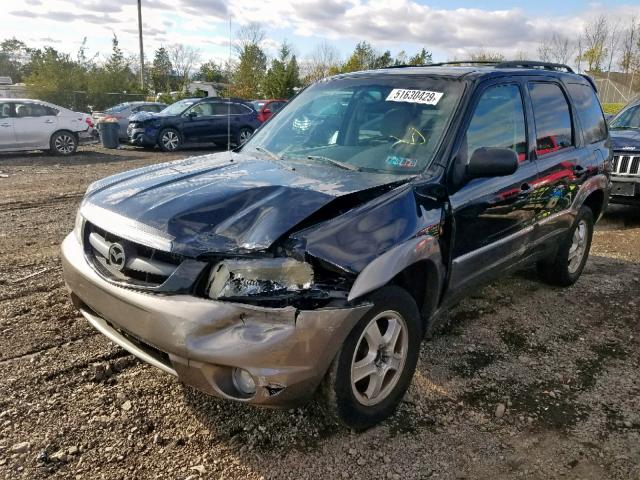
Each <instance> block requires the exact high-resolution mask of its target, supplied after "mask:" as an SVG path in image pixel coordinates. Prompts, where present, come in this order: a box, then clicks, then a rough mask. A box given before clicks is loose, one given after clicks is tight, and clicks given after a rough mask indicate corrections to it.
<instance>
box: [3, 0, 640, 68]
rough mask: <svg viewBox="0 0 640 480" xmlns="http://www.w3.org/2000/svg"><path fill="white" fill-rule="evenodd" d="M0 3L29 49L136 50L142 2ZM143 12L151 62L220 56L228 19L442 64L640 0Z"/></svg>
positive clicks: (148, 2)
mask: <svg viewBox="0 0 640 480" xmlns="http://www.w3.org/2000/svg"><path fill="white" fill-rule="evenodd" d="M0 6H1V10H0V26H1V27H0V40H2V39H4V38H10V37H13V36H15V37H17V38H18V39H20V40H23V41H24V42H26V43H27V44H28V45H29V46H32V47H42V46H45V45H50V46H53V47H55V48H57V49H59V50H62V51H64V52H68V53H75V52H77V50H78V47H79V46H80V44H81V42H82V40H83V38H84V37H86V38H87V47H88V51H89V54H92V55H93V54H99V55H100V56H102V57H104V56H106V55H108V53H109V51H110V48H111V39H112V37H113V34H114V33H115V34H116V35H117V36H118V39H119V40H120V46H121V47H122V48H123V49H124V50H125V51H127V52H130V53H132V54H134V53H136V52H137V49H138V43H137V42H138V38H137V28H138V25H137V9H136V0H0ZM142 10H143V25H144V42H145V52H146V56H147V57H148V59H150V58H152V54H153V51H154V50H155V49H156V48H158V47H160V46H161V45H165V46H166V45H170V44H175V43H183V44H188V45H191V46H193V47H196V48H198V49H199V50H200V52H201V59H202V61H206V60H209V59H213V60H216V61H222V60H223V59H226V58H227V57H228V55H229V31H230V25H229V23H230V21H231V32H232V35H233V32H235V31H237V29H238V28H240V27H241V26H242V25H246V24H247V23H250V22H259V23H260V24H261V25H262V26H263V27H264V29H265V31H266V33H267V37H266V39H265V40H264V43H263V47H264V48H265V50H266V51H267V54H268V55H270V56H273V55H275V53H276V49H277V46H278V45H279V44H280V43H281V42H282V41H283V40H286V41H288V42H289V43H290V44H291V45H293V47H294V51H295V53H296V54H297V55H298V57H300V58H302V59H303V58H304V57H305V56H306V55H308V54H310V52H312V51H313V49H314V48H315V47H316V46H317V45H318V44H319V43H320V42H322V41H327V42H329V43H331V44H333V45H334V46H335V47H336V48H337V49H338V51H339V52H340V54H341V55H342V56H343V57H346V56H347V55H348V54H349V53H350V52H351V51H352V50H353V47H354V46H355V44H356V43H357V42H358V41H361V40H366V41H368V42H370V43H372V44H373V45H374V47H376V48H377V49H379V50H381V51H384V50H390V51H391V53H392V54H396V53H397V52H399V51H400V50H405V51H406V52H407V53H408V54H412V53H415V52H417V51H419V50H420V49H421V48H422V47H423V46H424V47H426V48H427V50H430V51H431V52H433V58H434V61H446V60H449V59H453V58H454V57H455V58H465V56H468V55H469V54H470V53H473V52H477V51H481V50H484V51H487V52H494V51H499V52H501V53H503V54H504V55H505V56H506V57H507V58H508V57H510V56H512V57H513V56H515V55H517V54H519V53H520V52H526V53H530V54H534V53H535V51H536V47H537V44H538V43H539V42H540V40H541V39H543V38H547V37H549V36H551V35H552V34H553V33H561V34H563V35H565V36H568V37H570V38H577V37H578V36H579V35H580V32H581V31H582V28H583V26H584V23H585V22H587V21H589V20H590V19H592V18H594V17H595V16H597V15H599V14H603V13H604V14H608V15H610V16H611V17H612V18H615V19H619V21H620V25H625V24H626V23H627V22H628V21H629V19H630V18H631V17H632V16H634V15H636V16H637V17H638V18H639V19H640V0H635V1H633V0H626V1H618V0H607V2H606V3H605V2H603V3H599V2H585V1H579V0H536V1H528V2H520V3H516V2H503V1H497V0H489V1H455V0H433V1H430V0H278V1H271V0H238V1H228V0H142Z"/></svg>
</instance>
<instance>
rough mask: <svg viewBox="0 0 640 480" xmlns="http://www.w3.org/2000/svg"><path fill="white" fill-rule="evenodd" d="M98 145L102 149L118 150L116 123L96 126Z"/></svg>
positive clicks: (118, 129)
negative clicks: (100, 144)
mask: <svg viewBox="0 0 640 480" xmlns="http://www.w3.org/2000/svg"><path fill="white" fill-rule="evenodd" d="M98 132H99V133H100V143H102V146H103V147H104V148H118V145H119V144H120V142H119V134H120V125H119V124H118V122H100V123H99V124H98Z"/></svg>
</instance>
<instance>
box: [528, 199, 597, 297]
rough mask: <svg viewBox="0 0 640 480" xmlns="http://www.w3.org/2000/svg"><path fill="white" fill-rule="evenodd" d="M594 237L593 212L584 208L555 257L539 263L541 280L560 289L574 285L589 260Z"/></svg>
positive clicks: (579, 212) (581, 209)
mask: <svg viewBox="0 0 640 480" xmlns="http://www.w3.org/2000/svg"><path fill="white" fill-rule="evenodd" d="M592 237H593V212H592V211H591V209H590V208H589V207H585V206H583V207H581V208H580V210H579V211H578V215H577V216H576V219H575V221H574V223H573V226H572V227H571V229H570V230H569V232H568V234H567V236H566V238H565V239H564V241H563V242H562V244H561V245H560V247H559V248H558V252H557V254H556V255H555V257H552V258H549V259H546V260H542V261H540V262H538V265H537V267H538V274H539V276H540V278H541V279H542V280H543V281H544V282H545V283H548V284H550V285H557V286H559V287H568V286H570V285H573V284H574V283H575V282H576V281H577V280H578V278H580V275H581V274H582V270H583V269H584V266H585V264H586V263H587V259H588V258H589V249H590V248H591V239H592Z"/></svg>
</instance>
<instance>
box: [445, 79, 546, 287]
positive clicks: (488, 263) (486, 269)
mask: <svg viewBox="0 0 640 480" xmlns="http://www.w3.org/2000/svg"><path fill="white" fill-rule="evenodd" d="M522 88H523V87H522V85H520V84H519V83H515V82H514V83H504V84H501V83H498V84H493V85H489V86H487V87H485V89H484V90H482V91H481V92H480V93H479V94H478V96H477V97H476V101H475V107H474V110H473V112H474V113H473V115H472V116H471V118H470V120H469V122H468V124H467V127H466V130H465V134H464V136H463V137H462V141H461V143H460V145H461V146H460V149H459V152H458V154H457V155H456V159H455V160H454V161H455V162H456V164H454V165H453V167H454V169H457V171H464V169H465V167H466V164H467V163H468V162H469V159H470V158H471V155H473V152H474V151H475V150H476V149H477V148H479V147H498V148H509V149H512V150H514V151H515V152H516V153H517V155H518V160H519V167H518V169H517V171H516V172H515V173H514V174H512V175H509V176H504V177H491V178H478V179H473V180H471V181H469V182H468V183H466V184H464V185H463V186H462V188H460V189H459V190H458V191H456V192H455V193H453V194H452V195H450V199H449V200H450V203H451V208H452V212H453V218H454V239H453V245H452V258H453V260H452V266H451V276H450V281H449V292H450V294H455V293H456V292H459V291H461V290H462V289H465V288H467V287H469V286H471V285H472V284H474V283H476V281H480V280H482V279H483V278H485V277H486V276H488V275H489V274H491V273H493V272H496V271H499V270H501V269H502V268H505V267H506V266H508V265H509V264H510V263H513V262H515V261H517V260H518V259H519V258H520V257H522V256H523V255H524V254H525V253H526V251H527V249H528V247H529V243H530V241H531V238H532V231H533V224H534V221H535V205H534V204H532V203H533V202H532V201H531V200H532V192H533V190H534V185H535V182H536V180H537V178H538V172H537V168H536V165H535V162H533V161H532V159H531V158H530V156H531V155H530V152H529V149H528V147H527V145H528V141H527V129H526V122H525V114H524V106H523V105H524V104H523V95H522Z"/></svg>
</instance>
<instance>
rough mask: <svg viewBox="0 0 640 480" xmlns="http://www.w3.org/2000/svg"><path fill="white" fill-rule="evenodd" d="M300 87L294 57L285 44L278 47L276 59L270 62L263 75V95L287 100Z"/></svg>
mask: <svg viewBox="0 0 640 480" xmlns="http://www.w3.org/2000/svg"><path fill="white" fill-rule="evenodd" d="M299 86H300V72H299V68H298V61H297V60H296V56H295V55H293V54H292V52H291V47H289V45H288V44H287V43H286V42H283V43H282V45H281V46H280V51H279V53H278V58H275V59H274V60H272V62H271V67H270V68H269V71H268V72H267V74H266V75H265V78H264V83H263V89H262V90H263V93H264V95H265V96H266V97H268V98H289V97H292V96H293V94H294V93H295V88H296V87H299Z"/></svg>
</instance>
